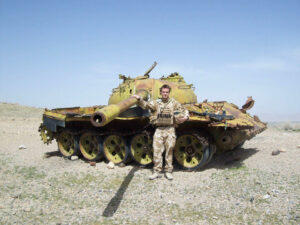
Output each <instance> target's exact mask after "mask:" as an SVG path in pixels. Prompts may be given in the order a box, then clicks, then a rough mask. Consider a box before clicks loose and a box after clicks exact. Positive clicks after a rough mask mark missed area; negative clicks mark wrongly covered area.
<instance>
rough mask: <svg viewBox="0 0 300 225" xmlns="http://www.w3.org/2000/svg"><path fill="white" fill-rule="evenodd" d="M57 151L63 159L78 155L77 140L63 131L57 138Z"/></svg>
mask: <svg viewBox="0 0 300 225" xmlns="http://www.w3.org/2000/svg"><path fill="white" fill-rule="evenodd" d="M57 144H58V150H59V151H60V153H61V154H62V155H63V156H64V157H71V156H73V155H78V153H79V148H78V140H77V138H75V136H73V135H72V134H71V133H70V132H68V131H63V132H61V133H60V134H59V136H58V138H57Z"/></svg>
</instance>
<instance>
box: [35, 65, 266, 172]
mask: <svg viewBox="0 0 300 225" xmlns="http://www.w3.org/2000/svg"><path fill="white" fill-rule="evenodd" d="M154 66H155V65H154ZM154 66H152V68H150V70H148V71H147V72H146V73H145V75H143V76H139V77H136V78H130V77H125V76H124V75H120V78H121V79H123V83H122V84H120V85H119V87H117V88H115V89H113V93H112V94H111V97H110V99H109V104H108V105H107V106H92V107H73V108H57V109H52V110H48V109H45V111H44V114H43V123H42V124H41V126H40V128H39V131H40V134H41V137H42V141H43V142H44V143H46V144H49V143H51V141H52V140H56V141H57V143H58V149H59V151H60V152H61V154H62V155H63V156H64V157H69V158H71V157H72V156H74V155H82V156H83V157H84V158H85V159H86V160H89V161H97V160H101V159H102V158H103V157H105V158H106V159H107V160H108V161H111V162H113V163H115V164H119V163H127V162H129V161H130V160H132V159H133V160H135V161H136V162H137V163H139V164H141V165H149V164H151V163H152V162H153V150H152V137H153V134H154V130H155V128H154V127H153V126H152V125H151V124H150V122H149V116H150V112H149V111H148V110H143V109H142V108H140V107H138V106H137V100H136V98H133V97H131V96H132V95H133V94H137V95H139V96H141V97H142V98H144V99H145V100H148V99H157V98H158V97H159V88H160V87H161V86H162V85H163V84H168V85H169V86H170V87H171V88H172V91H171V95H170V97H172V98H174V99H176V100H177V101H178V102H180V103H181V104H183V105H184V106H185V108H186V109H187V110H188V111H189V113H190V118H189V120H188V121H186V122H185V123H183V124H179V125H178V127H177V129H176V134H177V141H176V145H175V148H174V159H175V161H176V162H177V163H178V164H179V165H180V166H182V167H183V168H184V169H189V170H193V169H197V168H202V167H204V166H205V165H207V164H208V163H209V162H210V160H211V159H212V157H213V155H214V154H215V153H222V152H225V151H230V150H234V149H236V148H238V147H240V146H241V145H243V143H244V142H245V141H247V140H250V139H251V138H253V137H254V136H255V135H256V134H258V133H260V132H262V131H263V130H265V129H266V127H267V126H266V123H263V122H261V121H260V120H259V119H258V117H257V116H250V115H249V114H248V113H247V110H248V109H250V108H251V107H252V106H253V104H254V100H252V98H251V97H250V98H248V100H247V102H246V104H245V105H244V106H243V107H242V108H238V107H237V106H236V105H234V104H232V103H228V102H226V101H221V102H220V101H218V102H207V101H204V102H201V103H198V102H197V97H196V95H195V94H194V88H193V85H188V84H186V82H185V81H184V79H183V77H182V76H180V75H179V74H178V73H173V74H171V75H170V76H168V77H162V78H160V79H150V78H149V75H148V74H149V72H150V71H151V70H152V69H153V68H154Z"/></svg>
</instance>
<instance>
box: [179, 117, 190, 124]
mask: <svg viewBox="0 0 300 225" xmlns="http://www.w3.org/2000/svg"><path fill="white" fill-rule="evenodd" d="M188 119H189V118H188V117H187V116H184V117H179V118H178V120H179V122H180V123H183V122H185V121H187V120H188Z"/></svg>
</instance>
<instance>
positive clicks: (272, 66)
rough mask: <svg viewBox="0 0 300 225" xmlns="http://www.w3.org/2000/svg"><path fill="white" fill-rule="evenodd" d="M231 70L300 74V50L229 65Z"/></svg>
mask: <svg viewBox="0 0 300 225" xmlns="http://www.w3.org/2000/svg"><path fill="white" fill-rule="evenodd" d="M226 67H227V68H229V69H238V70H241V69H242V70H251V71H253V70H261V71H279V72H299V71H300V48H294V49H292V50H289V51H284V52H283V53H278V54H277V56H276V57H273V56H271V57H270V56H269V57H260V58H256V59H252V60H250V61H249V62H237V63H229V64H227V65H226Z"/></svg>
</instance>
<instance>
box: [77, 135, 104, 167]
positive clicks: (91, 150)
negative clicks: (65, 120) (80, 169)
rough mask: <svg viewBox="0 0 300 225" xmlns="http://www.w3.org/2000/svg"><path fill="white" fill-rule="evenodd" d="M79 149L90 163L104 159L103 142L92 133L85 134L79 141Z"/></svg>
mask: <svg viewBox="0 0 300 225" xmlns="http://www.w3.org/2000/svg"><path fill="white" fill-rule="evenodd" d="M79 149H80V152H81V154H82V155H83V157H84V158H85V159H87V160H89V161H97V160H100V159H101V158H103V140H102V138H101V137H100V136H97V135H94V134H92V133H84V134H82V135H81V136H80V139H79Z"/></svg>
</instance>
